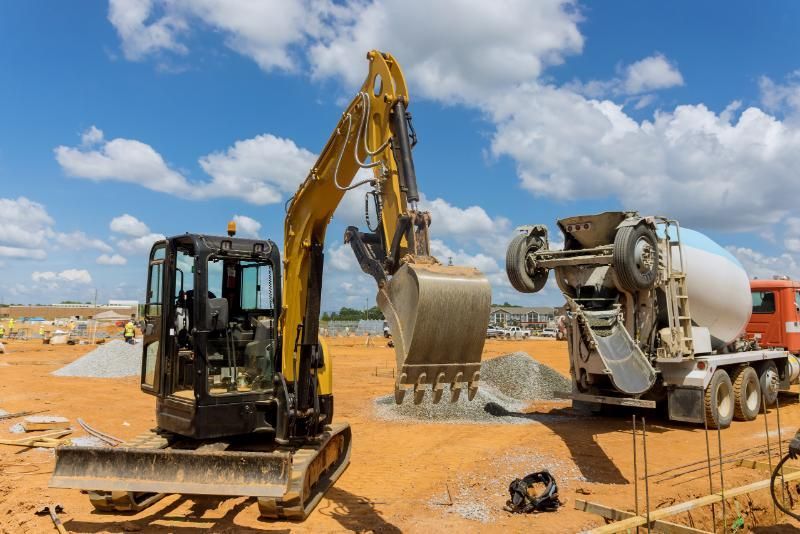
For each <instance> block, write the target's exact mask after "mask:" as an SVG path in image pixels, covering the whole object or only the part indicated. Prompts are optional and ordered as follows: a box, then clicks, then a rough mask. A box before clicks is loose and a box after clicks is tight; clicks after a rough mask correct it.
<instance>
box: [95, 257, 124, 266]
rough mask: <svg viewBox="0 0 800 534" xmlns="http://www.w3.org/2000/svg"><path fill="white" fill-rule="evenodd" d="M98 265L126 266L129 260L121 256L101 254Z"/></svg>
mask: <svg viewBox="0 0 800 534" xmlns="http://www.w3.org/2000/svg"><path fill="white" fill-rule="evenodd" d="M97 263H98V264H100V265H125V264H126V263H128V260H127V259H126V258H125V257H124V256H120V255H119V254H111V255H109V254H101V255H99V256H98V257H97Z"/></svg>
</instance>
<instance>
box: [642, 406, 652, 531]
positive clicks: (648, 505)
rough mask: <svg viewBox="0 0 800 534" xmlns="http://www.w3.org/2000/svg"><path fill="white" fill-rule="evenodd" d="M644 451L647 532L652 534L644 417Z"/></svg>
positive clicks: (643, 420)
mask: <svg viewBox="0 0 800 534" xmlns="http://www.w3.org/2000/svg"><path fill="white" fill-rule="evenodd" d="M642 452H643V456H644V505H645V511H646V512H647V533H648V534H650V483H649V480H648V478H647V422H646V421H645V418H644V417H642Z"/></svg>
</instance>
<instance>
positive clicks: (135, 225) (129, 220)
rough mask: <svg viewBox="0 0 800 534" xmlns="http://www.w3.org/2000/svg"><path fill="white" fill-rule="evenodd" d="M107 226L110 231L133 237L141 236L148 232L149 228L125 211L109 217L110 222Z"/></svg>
mask: <svg viewBox="0 0 800 534" xmlns="http://www.w3.org/2000/svg"><path fill="white" fill-rule="evenodd" d="M108 226H109V228H111V231H112V232H116V233H118V234H125V235H130V236H134V237H141V236H143V235H147V234H149V233H150V228H148V226H147V225H146V224H145V223H143V222H142V221H140V220H139V219H137V218H136V217H134V216H133V215H129V214H127V213H125V214H123V215H120V216H119V217H114V218H113V219H111V223H109V225H108Z"/></svg>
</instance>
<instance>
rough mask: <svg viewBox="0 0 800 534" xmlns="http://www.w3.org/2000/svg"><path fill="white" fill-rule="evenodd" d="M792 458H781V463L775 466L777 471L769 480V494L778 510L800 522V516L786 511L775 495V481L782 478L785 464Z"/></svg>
mask: <svg viewBox="0 0 800 534" xmlns="http://www.w3.org/2000/svg"><path fill="white" fill-rule="evenodd" d="M790 458H791V456H790V455H788V454H787V455H786V456H784V457H783V458H781V461H780V462H778V465H776V466H775V469H774V470H773V471H772V476H771V477H770V479H769V492H770V494H771V495H772V502H774V503H775V506H777V507H778V510H780V511H781V512H783V513H784V514H786V515H788V516H789V517H793V518H795V519H796V520H798V521H800V514H797V513H795V512H792V511H791V510H788V509H786V507H785V506H783V503H782V502H781V501H780V500H778V496H777V495H775V479H776V478H778V477H779V476H780V474H781V468H782V467H783V464H785V463H786V462H787V461H788V460H789V459H790Z"/></svg>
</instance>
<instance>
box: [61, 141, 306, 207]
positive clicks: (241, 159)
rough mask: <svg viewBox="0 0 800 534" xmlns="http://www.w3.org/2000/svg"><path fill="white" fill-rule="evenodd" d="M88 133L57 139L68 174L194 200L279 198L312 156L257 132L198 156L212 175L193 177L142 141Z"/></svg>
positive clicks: (300, 175) (297, 181) (262, 200)
mask: <svg viewBox="0 0 800 534" xmlns="http://www.w3.org/2000/svg"><path fill="white" fill-rule="evenodd" d="M92 128H94V127H92ZM95 129H96V128H95ZM98 131H99V130H98ZM87 136H88V137H90V138H93V139H95V141H93V144H91V145H85V144H82V145H81V146H80V147H68V146H64V145H61V146H58V147H56V148H55V150H54V152H55V157H56V160H57V161H58V163H59V165H61V168H62V169H63V171H64V172H65V173H66V174H67V175H68V176H72V177H75V178H84V179H88V180H94V181H106V180H110V181H117V182H125V183H132V184H136V185H140V186H142V187H146V188H147V189H151V190H153V191H158V192H161V193H169V194H173V195H176V196H179V197H183V198H188V199H195V200H197V199H208V198H219V197H229V198H238V199H242V200H245V201H247V202H250V203H252V204H259V205H263V204H270V203H275V202H279V201H280V200H281V199H282V197H283V194H284V193H288V192H293V191H294V190H295V189H296V188H297V186H298V185H299V184H300V182H301V181H302V180H303V179H305V177H306V174H307V172H308V169H309V168H310V167H311V165H312V164H313V162H314V160H315V157H314V155H313V154H312V153H311V152H309V151H308V150H305V149H303V148H300V147H298V146H297V145H295V143H294V142H293V141H291V140H289V139H283V138H280V137H276V136H273V135H269V134H266V135H259V136H256V137H254V138H252V139H246V140H242V141H237V142H236V143H234V145H233V146H232V147H230V148H228V149H227V150H226V151H223V152H214V153H212V154H208V155H206V156H203V157H201V158H200V160H199V164H200V166H201V167H202V168H203V170H205V171H206V172H207V173H208V174H209V175H210V176H211V180H210V181H198V182H191V181H189V180H188V179H187V178H186V177H185V176H184V175H183V174H182V173H180V172H178V171H177V170H175V169H173V168H172V167H171V166H170V165H169V164H167V162H166V161H165V160H164V158H163V157H162V156H161V154H159V153H158V152H157V151H156V150H155V149H154V148H153V147H151V146H150V145H148V144H146V143H143V142H141V141H138V140H135V139H123V138H117V139H112V140H110V141H109V140H105V139H104V138H103V137H102V132H100V134H96V133H93V131H92V129H90V130H88V131H87V132H86V133H84V138H86V137H87Z"/></svg>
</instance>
